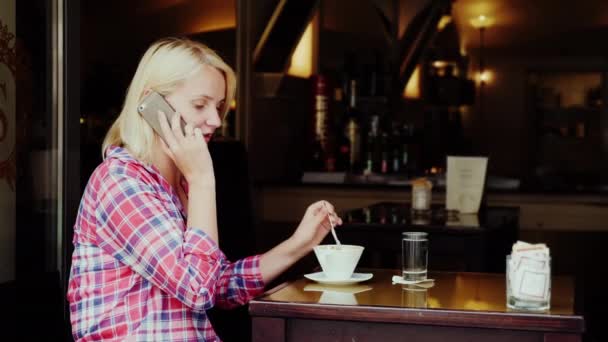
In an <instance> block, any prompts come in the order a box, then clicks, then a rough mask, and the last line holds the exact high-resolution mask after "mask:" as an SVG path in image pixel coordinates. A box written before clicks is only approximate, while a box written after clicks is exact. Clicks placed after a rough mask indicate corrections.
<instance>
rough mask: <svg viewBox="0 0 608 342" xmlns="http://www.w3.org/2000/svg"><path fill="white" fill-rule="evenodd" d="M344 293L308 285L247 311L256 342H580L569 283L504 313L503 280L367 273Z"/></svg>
mask: <svg viewBox="0 0 608 342" xmlns="http://www.w3.org/2000/svg"><path fill="white" fill-rule="evenodd" d="M358 272H368V273H373V275H374V276H373V278H372V279H371V280H369V281H366V282H362V283H358V284H352V285H348V286H332V285H322V284H319V283H315V282H313V281H310V280H307V279H304V278H302V279H299V280H297V281H294V282H291V283H286V284H283V285H282V286H279V287H277V288H276V289H274V290H271V291H269V292H268V293H267V294H266V295H264V296H263V297H261V298H258V299H256V300H253V301H252V302H251V303H250V305H249V311H250V314H251V316H252V329H253V341H256V342H257V341H269V342H274V341H358V342H359V341H372V340H373V341H378V340H381V339H383V338H384V339H386V340H387V341H393V340H410V341H445V340H447V339H449V340H450V342H456V341H490V340H491V341H492V342H499V341H513V340H517V341H518V342H524V341H545V342H558V341H581V336H582V333H583V332H584V327H585V323H584V319H583V316H582V315H580V314H579V313H578V310H576V309H575V300H574V282H573V280H572V278H569V277H562V276H559V277H553V280H552V282H553V286H552V296H551V309H550V310H549V311H545V312H521V311H515V310H511V309H509V308H507V307H506V295H505V277H504V274H491V273H467V272H435V273H433V272H430V273H429V277H430V278H433V279H435V285H434V286H433V287H432V288H430V289H426V290H425V289H421V288H415V287H406V286H404V285H399V284H395V285H393V284H392V282H391V278H392V276H393V275H396V274H398V272H397V271H395V270H388V269H367V270H358Z"/></svg>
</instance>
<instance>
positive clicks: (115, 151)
mask: <svg viewBox="0 0 608 342" xmlns="http://www.w3.org/2000/svg"><path fill="white" fill-rule="evenodd" d="M105 159H118V160H120V161H124V162H129V163H135V164H137V165H139V166H141V167H143V168H144V169H146V170H147V171H148V172H149V173H150V174H152V175H153V176H154V177H155V178H157V180H158V182H159V183H160V185H161V186H162V188H163V189H164V190H165V191H166V192H168V193H169V194H170V195H171V198H172V199H173V202H174V203H175V205H176V206H177V208H178V209H179V211H180V213H181V214H182V216H183V217H184V220H186V218H187V215H186V209H185V208H184V206H183V204H182V202H181V201H180V200H179V196H177V192H176V190H175V189H174V188H173V186H171V184H169V182H167V180H166V179H165V177H163V175H162V174H161V173H160V170H159V169H158V168H157V167H156V166H154V165H152V164H145V163H143V162H141V161H140V160H139V159H137V158H135V157H134V156H133V155H132V154H131V153H130V152H129V150H127V149H126V148H124V147H121V146H114V145H113V146H109V147H108V148H107V149H106V154H105ZM186 185H187V184H186ZM184 190H185V191H186V196H187V195H188V188H187V187H186V188H184Z"/></svg>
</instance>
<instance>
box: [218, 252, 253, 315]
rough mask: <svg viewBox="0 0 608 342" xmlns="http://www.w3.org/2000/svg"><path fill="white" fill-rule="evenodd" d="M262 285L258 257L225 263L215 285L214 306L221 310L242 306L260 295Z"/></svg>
mask: <svg viewBox="0 0 608 342" xmlns="http://www.w3.org/2000/svg"><path fill="white" fill-rule="evenodd" d="M264 285H265V284H264V280H263V278H262V274H261V273H260V256H259V255H256V256H252V257H248V258H244V259H241V260H239V261H236V262H234V263H232V262H228V261H226V262H224V263H223V264H222V266H221V271H220V278H219V280H218V282H217V283H216V305H217V306H218V307H220V308H223V309H229V308H232V307H236V306H239V305H244V304H246V303H248V302H249V301H250V300H251V299H252V298H254V297H256V296H258V295H260V294H262V292H264Z"/></svg>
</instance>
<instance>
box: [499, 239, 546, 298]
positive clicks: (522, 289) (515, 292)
mask: <svg viewBox="0 0 608 342" xmlns="http://www.w3.org/2000/svg"><path fill="white" fill-rule="evenodd" d="M506 282H507V283H506V286H507V306H508V307H509V308H512V309H523V310H547V309H549V308H550V303H551V256H550V252H549V248H548V247H547V246H546V245H545V244H542V243H541V244H529V243H526V242H522V241H518V242H516V243H515V244H514V245H513V249H512V251H511V255H508V256H507V274H506Z"/></svg>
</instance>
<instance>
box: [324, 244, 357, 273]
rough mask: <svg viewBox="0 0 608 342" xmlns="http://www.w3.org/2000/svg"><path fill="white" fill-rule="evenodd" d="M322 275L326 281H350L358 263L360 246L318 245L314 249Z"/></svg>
mask: <svg viewBox="0 0 608 342" xmlns="http://www.w3.org/2000/svg"><path fill="white" fill-rule="evenodd" d="M314 251H315V255H316V256H317V260H319V264H320V265H321V269H322V270H323V273H324V274H325V276H326V277H327V278H328V279H332V280H344V279H350V277H351V276H352V275H353V272H354V271H355V267H357V264H358V263H359V259H360V258H361V254H362V253H363V247H362V246H355V245H319V246H316V247H315V248H314Z"/></svg>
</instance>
